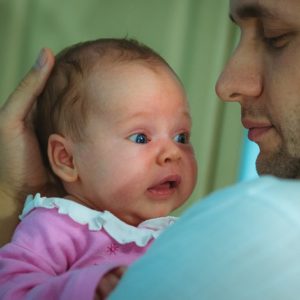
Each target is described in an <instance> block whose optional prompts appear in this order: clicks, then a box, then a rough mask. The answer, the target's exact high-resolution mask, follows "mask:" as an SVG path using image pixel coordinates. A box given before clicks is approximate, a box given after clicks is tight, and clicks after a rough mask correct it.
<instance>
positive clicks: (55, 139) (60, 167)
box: [48, 133, 78, 182]
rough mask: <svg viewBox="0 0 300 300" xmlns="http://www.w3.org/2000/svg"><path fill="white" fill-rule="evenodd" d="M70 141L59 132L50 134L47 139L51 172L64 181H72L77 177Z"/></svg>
mask: <svg viewBox="0 0 300 300" xmlns="http://www.w3.org/2000/svg"><path fill="white" fill-rule="evenodd" d="M72 150H73V149H72V147H71V145H70V142H69V141H68V140H67V139H66V138H65V137H63V136H61V135H59V134H56V133H54V134H51V135H50V136H49V139H48V158H49V162H50V165H51V168H52V170H53V172H54V173H55V174H56V175H57V176H58V177H59V178H60V179H61V180H63V181H65V182H74V181H76V180H77V178H78V173H77V169H76V167H75V165H74V160H73V152H72Z"/></svg>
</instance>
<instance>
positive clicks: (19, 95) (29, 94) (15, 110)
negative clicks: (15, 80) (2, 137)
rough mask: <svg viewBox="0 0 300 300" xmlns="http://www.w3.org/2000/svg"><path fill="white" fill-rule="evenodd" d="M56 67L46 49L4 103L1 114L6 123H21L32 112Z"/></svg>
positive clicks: (51, 55)
mask: <svg viewBox="0 0 300 300" xmlns="http://www.w3.org/2000/svg"><path fill="white" fill-rule="evenodd" d="M53 65H54V56H53V53H52V52H51V50H50V49H47V48H44V49H42V50H41V52H40V55H39V57H38V59H37V61H36V63H35V65H34V66H33V67H32V69H31V70H30V71H29V72H28V73H27V74H26V76H25V77H24V79H23V80H22V81H21V83H20V84H19V86H18V87H17V88H16V89H15V91H14V92H13V93H12V94H11V95H10V96H9V98H8V99H7V101H6V102H5V103H4V105H3V107H2V109H1V111H0V114H1V118H5V119H6V122H7V121H8V119H9V120H11V121H14V120H16V121H21V120H24V119H25V118H26V116H27V115H28V113H29V112H30V110H31V108H32V106H33V104H34V102H35V100H36V98H37V96H38V95H39V94H40V93H41V91H42V90H43V88H44V86H45V83H46V81H47V79H48V77H49V74H50V72H51V70H52V68H53Z"/></svg>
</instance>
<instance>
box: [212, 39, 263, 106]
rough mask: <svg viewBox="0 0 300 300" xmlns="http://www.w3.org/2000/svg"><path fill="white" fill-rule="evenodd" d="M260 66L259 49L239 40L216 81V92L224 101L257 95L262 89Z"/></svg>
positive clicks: (261, 64) (239, 99)
mask: <svg viewBox="0 0 300 300" xmlns="http://www.w3.org/2000/svg"><path fill="white" fill-rule="evenodd" d="M262 68H263V62H262V60H261V58H260V53H259V51H258V50H257V49H255V47H254V45H250V44H249V43H248V44H247V43H246V42H245V43H242V42H241V43H240V45H239V46H238V47H237V49H236V50H235V52H234V53H233V55H232V57H231V58H230V59H229V61H228V63H227V65H226V66H225V68H224V70H223V72H222V73H221V75H220V77H219V79H218V81H217V83H216V93H217V94H218V96H219V97H220V98H221V99H222V100H224V101H235V102H242V101H243V100H244V99H247V98H255V97H258V96H259V95H260V94H261V93H262V91H263V79H262V78H263V76H262Z"/></svg>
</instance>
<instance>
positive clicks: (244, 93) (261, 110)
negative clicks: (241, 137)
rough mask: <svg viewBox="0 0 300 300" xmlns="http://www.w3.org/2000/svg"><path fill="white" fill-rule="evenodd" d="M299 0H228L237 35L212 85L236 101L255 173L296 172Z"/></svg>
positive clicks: (299, 158) (299, 172)
mask: <svg viewBox="0 0 300 300" xmlns="http://www.w3.org/2000/svg"><path fill="white" fill-rule="evenodd" d="M299 11H300V1H298V0H287V1H277V0H260V1H259V0H231V1H230V16H231V19H232V20H233V22H234V23H235V24H236V25H237V26H238V27H239V28H240V32H241V35H240V41H239V43H238V46H237V48H236V49H235V51H234V53H233V55H232V57H231V58H230V60H229V62H228V64H227V65H226V67H225V68H224V71H223V72H222V74H221V75H220V77H219V80H218V82H217V85H216V91H217V94H218V95H219V97H220V98H222V99H223V100H224V101H229V102H238V103H240V105H241V118H242V123H243V125H244V127H245V128H246V129H248V130H249V135H248V137H249V139H250V140H252V141H254V142H256V143H257V144H258V146H259V148H260V153H259V155H258V158H257V162H256V165H257V170H258V172H259V174H273V175H276V176H279V177H283V178H299V177H300V139H299V132H300V119H299V116H300V84H299V82H300V68H299V66H300V54H299V49H300V19H299Z"/></svg>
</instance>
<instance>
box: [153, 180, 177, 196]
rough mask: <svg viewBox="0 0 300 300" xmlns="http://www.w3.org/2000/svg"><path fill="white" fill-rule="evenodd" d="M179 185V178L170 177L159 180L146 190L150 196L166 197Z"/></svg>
mask: <svg viewBox="0 0 300 300" xmlns="http://www.w3.org/2000/svg"><path fill="white" fill-rule="evenodd" d="M180 183H181V176H179V175H170V176H167V177H164V178H163V179H161V180H159V181H158V182H157V183H155V184H153V185H152V186H151V187H149V188H148V191H149V192H150V193H151V194H154V195H158V196H167V195H170V194H172V193H173V192H174V191H175V189H176V188H177V187H178V186H179V185H180Z"/></svg>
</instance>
